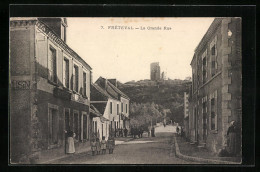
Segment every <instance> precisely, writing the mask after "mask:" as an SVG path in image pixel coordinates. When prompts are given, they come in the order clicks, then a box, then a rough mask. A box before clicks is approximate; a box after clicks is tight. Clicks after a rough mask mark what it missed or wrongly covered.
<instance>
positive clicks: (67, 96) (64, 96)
mask: <svg viewBox="0 0 260 172" xmlns="http://www.w3.org/2000/svg"><path fill="white" fill-rule="evenodd" d="M53 95H54V96H55V97H59V98H62V99H65V100H71V93H70V92H68V91H65V90H63V89H60V88H58V87H55V88H54V90H53Z"/></svg>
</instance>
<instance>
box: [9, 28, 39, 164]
mask: <svg viewBox="0 0 260 172" xmlns="http://www.w3.org/2000/svg"><path fill="white" fill-rule="evenodd" d="M33 60H34V25H32V23H28V25H19V26H17V25H13V23H11V24H10V74H11V75H10V81H9V85H10V162H11V163H18V162H26V161H27V158H28V156H29V155H30V153H31V151H32V146H31V143H32V140H31V135H32V132H33V131H32V128H31V127H32V126H31V125H32V124H31V114H32V110H33V109H32V107H33V106H32V103H31V102H33V101H32V100H34V90H35V85H34V80H33V74H34V72H33V71H34V65H33V64H34V63H33Z"/></svg>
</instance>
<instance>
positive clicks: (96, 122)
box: [95, 121, 97, 133]
mask: <svg viewBox="0 0 260 172" xmlns="http://www.w3.org/2000/svg"><path fill="white" fill-rule="evenodd" d="M95 133H97V121H95Z"/></svg>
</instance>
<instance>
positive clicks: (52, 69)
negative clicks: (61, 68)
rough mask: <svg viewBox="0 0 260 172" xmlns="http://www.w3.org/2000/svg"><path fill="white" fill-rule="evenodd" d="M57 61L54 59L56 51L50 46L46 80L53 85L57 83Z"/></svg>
mask: <svg viewBox="0 0 260 172" xmlns="http://www.w3.org/2000/svg"><path fill="white" fill-rule="evenodd" d="M56 64H57V59H56V50H55V49H54V48H53V47H52V46H50V49H49V57H48V70H49V76H48V79H49V80H50V81H52V82H54V83H57V66H56Z"/></svg>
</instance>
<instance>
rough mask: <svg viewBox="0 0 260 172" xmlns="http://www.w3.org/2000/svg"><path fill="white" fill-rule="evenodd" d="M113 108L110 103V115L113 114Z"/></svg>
mask: <svg viewBox="0 0 260 172" xmlns="http://www.w3.org/2000/svg"><path fill="white" fill-rule="evenodd" d="M112 108H113V107H112V102H110V114H112V113H113V109H112Z"/></svg>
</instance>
